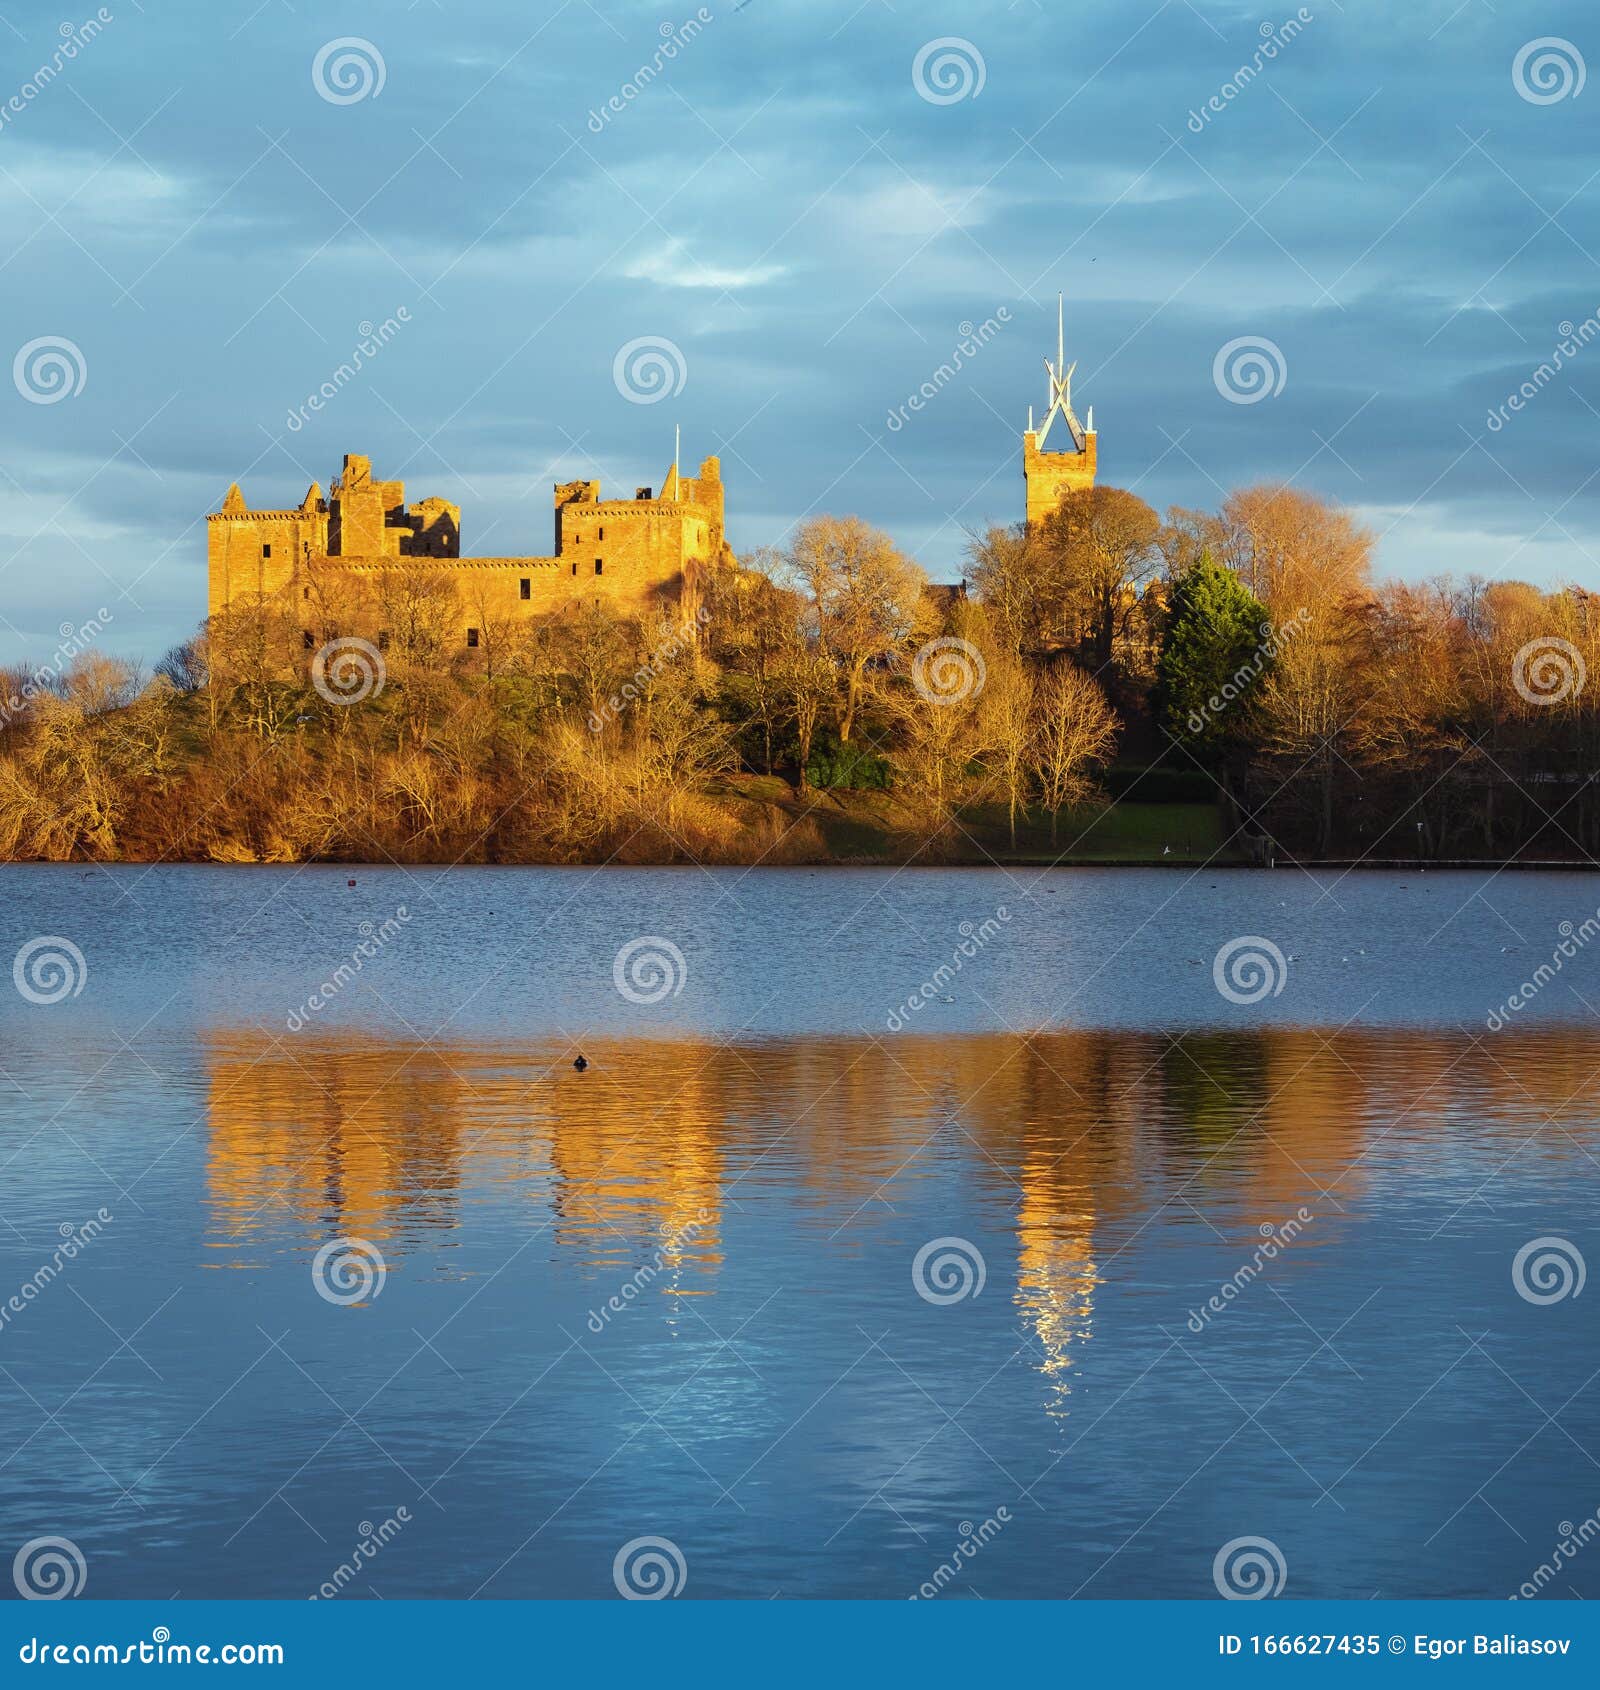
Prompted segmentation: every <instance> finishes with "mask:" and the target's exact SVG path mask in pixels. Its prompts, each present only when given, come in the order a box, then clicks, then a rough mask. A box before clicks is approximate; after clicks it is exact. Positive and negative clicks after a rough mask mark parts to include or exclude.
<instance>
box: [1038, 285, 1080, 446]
mask: <svg viewBox="0 0 1600 1690" xmlns="http://www.w3.org/2000/svg"><path fill="white" fill-rule="evenodd" d="M1044 367H1045V373H1046V374H1047V375H1048V376H1049V378H1050V409H1049V410H1048V411H1047V412H1046V413H1045V419H1044V427H1043V428H1041V429H1040V430H1039V438H1038V442H1037V444H1038V447H1039V449H1040V450H1041V451H1043V450H1044V443H1045V441H1046V440H1047V439H1048V438H1049V434H1050V425H1051V424H1052V423H1053V422H1054V421H1055V420H1056V417H1057V416H1060V417H1061V418H1062V419H1063V420H1064V421H1065V422H1066V425H1067V432H1068V433H1069V434H1070V435H1071V436H1072V447H1071V450H1073V451H1075V452H1082V451H1085V450H1087V441H1086V439H1085V437H1084V431H1083V424H1082V423H1080V422H1079V421H1078V418H1077V414H1076V413H1075V412H1074V411H1073V409H1072V372H1073V371H1074V370H1075V369H1077V367H1078V366H1077V364H1076V363H1075V362H1074V363H1071V364H1069V363H1068V362H1067V306H1066V296H1065V295H1064V294H1057V295H1056V361H1055V363H1053V364H1052V363H1051V362H1050V360H1049V359H1048V358H1046V359H1045V361H1044Z"/></svg>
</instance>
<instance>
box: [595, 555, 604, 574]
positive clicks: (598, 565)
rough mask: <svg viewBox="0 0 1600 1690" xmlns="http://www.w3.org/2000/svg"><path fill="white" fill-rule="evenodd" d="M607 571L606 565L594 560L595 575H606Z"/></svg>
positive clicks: (597, 559)
mask: <svg viewBox="0 0 1600 1690" xmlns="http://www.w3.org/2000/svg"><path fill="white" fill-rule="evenodd" d="M605 570H606V566H605V564H604V563H603V562H602V561H601V560H600V559H599V558H596V559H595V560H594V572H595V574H596V575H604V574H605Z"/></svg>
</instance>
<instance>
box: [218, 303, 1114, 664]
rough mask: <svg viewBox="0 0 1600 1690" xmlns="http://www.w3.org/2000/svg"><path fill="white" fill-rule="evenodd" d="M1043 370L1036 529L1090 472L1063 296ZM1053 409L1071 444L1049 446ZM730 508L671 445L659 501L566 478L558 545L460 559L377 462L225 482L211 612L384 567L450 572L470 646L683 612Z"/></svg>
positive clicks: (443, 521) (454, 533)
mask: <svg viewBox="0 0 1600 1690" xmlns="http://www.w3.org/2000/svg"><path fill="white" fill-rule="evenodd" d="M1044 367H1045V370H1046V371H1047V372H1048V374H1049V378H1050V387H1049V398H1050V406H1049V410H1048V411H1047V413H1046V415H1045V419H1044V426H1043V427H1042V428H1038V429H1035V427H1034V422H1033V410H1032V407H1031V406H1030V407H1029V410H1028V427H1027V430H1026V432H1025V433H1024V434H1023V436H1022V475H1023V483H1024V486H1025V489H1026V503H1025V511H1024V514H1025V517H1026V520H1027V522H1028V523H1029V524H1030V525H1032V524H1035V523H1038V522H1041V521H1043V519H1044V518H1045V517H1047V516H1048V515H1049V514H1050V513H1051V512H1052V511H1053V510H1054V509H1055V508H1056V506H1057V505H1058V504H1059V503H1060V502H1061V498H1062V495H1063V494H1065V493H1068V492H1071V491H1075V490H1076V489H1079V488H1083V487H1092V486H1093V485H1094V480H1095V468H1096V436H1095V430H1094V411H1093V409H1092V408H1091V409H1090V411H1089V423H1088V427H1087V428H1085V427H1084V426H1083V425H1082V424H1080V423H1079V421H1078V418H1077V415H1076V413H1075V412H1074V411H1073V409H1072V374H1073V371H1074V370H1076V369H1077V365H1076V364H1071V365H1069V364H1068V363H1067V361H1066V334H1065V308H1064V306H1063V305H1061V304H1060V303H1059V302H1058V309H1057V319H1056V360H1055V362H1054V363H1051V361H1050V360H1049V359H1048V358H1046V359H1045V361H1044ZM1058 417H1059V418H1060V420H1061V423H1062V425H1063V427H1064V428H1065V430H1066V433H1067V436H1068V439H1067V443H1066V444H1065V445H1064V446H1062V447H1060V448H1058V449H1057V450H1055V451H1048V450H1046V446H1047V442H1048V440H1049V436H1050V432H1051V429H1052V427H1053V426H1054V424H1055V422H1056V419H1057V418H1058ZM723 516H724V499H723V488H722V468H721V464H720V462H719V461H718V459H716V458H706V459H705V460H704V461H703V462H702V463H701V465H700V473H699V474H698V475H697V476H694V477H688V476H683V475H680V474H679V472H678V461H677V454H676V453H674V457H673V462H672V467H671V468H670V469H669V470H668V471H667V475H666V479H665V481H664V482H663V484H662V488H661V495H660V497H659V498H658V497H656V495H655V491H654V489H653V488H650V487H641V488H639V489H638V490H637V491H636V492H635V493H634V496H633V497H632V498H631V499H602V498H601V497H600V483H599V482H598V481H566V482H561V483H558V484H557V485H556V488H555V536H554V551H553V552H552V553H551V555H549V556H547V557H463V556H462V555H461V507H460V506H459V505H454V504H451V503H450V502H449V501H448V500H447V499H436V498H427V499H421V500H418V502H417V503H416V504H414V505H408V504H407V503H406V489H405V483H404V482H403V481H379V480H376V479H374V477H373V474H372V461H371V459H370V458H365V457H359V456H356V455H355V454H349V455H347V456H346V457H345V460H344V467H343V468H342V470H341V471H340V473H339V476H338V479H337V480H335V481H334V483H333V484H332V486H331V487H330V489H329V491H328V495H327V497H326V498H324V497H323V493H322V489H321V487H320V486H319V485H317V484H316V483H315V482H314V483H313V484H312V486H311V488H310V489H309V491H308V492H307V493H306V496H305V498H304V499H303V500H302V501H301V502H300V504H299V505H298V506H296V507H295V508H294V509H292V510H252V509H251V508H250V507H249V506H248V505H247V504H246V503H245V499H244V495H243V493H241V492H240V490H239V485H238V483H237V482H235V483H234V484H233V485H232V486H231V487H230V488H229V489H228V493H227V497H226V498H225V499H224V500H223V501H222V509H221V510H219V511H214V512H212V513H211V515H210V516H208V517H207V518H206V523H207V542H208V544H207V554H208V564H209V596H208V610H209V614H210V615H212V616H216V615H218V614H220V613H221V612H223V611H226V610H229V609H231V608H234V607H237V606H240V605H243V604H248V603H252V602H254V603H269V602H276V603H278V604H279V605H281V606H283V607H284V608H286V609H287V608H289V607H291V606H294V605H296V604H299V603H300V602H302V601H304V600H310V599H311V598H312V597H313V593H312V579H313V577H323V578H332V579H335V580H338V579H343V580H344V581H346V582H348V583H349V584H351V585H356V586H359V585H362V584H366V585H379V584H381V577H382V576H383V575H384V574H385V572H388V571H394V570H397V569H407V568H411V569H415V568H426V569H427V570H428V571H430V572H438V573H441V574H444V575H446V576H448V577H450V578H451V579H453V580H454V582H455V584H456V587H457V596H458V599H459V602H460V605H461V640H462V643H463V644H464V645H465V646H468V647H473V646H477V645H478V644H479V638H480V634H481V632H482V629H483V627H484V625H485V624H486V623H488V622H489V621H490V620H491V619H493V620H494V621H500V622H514V621H518V620H526V619H529V618H531V617H535V616H541V615H546V614H548V613H549V612H551V611H554V610H559V609H560V608H561V607H562V606H563V605H565V604H569V603H572V602H574V601H576V600H580V599H584V598H588V599H591V600H593V599H598V600H603V601H604V602H606V603H608V604H609V605H611V606H612V608H614V609H615V610H617V611H618V612H620V613H622V614H624V615H630V616H640V615H649V614H654V613H657V612H660V611H668V612H670V613H675V614H677V615H679V616H681V617H683V618H684V619H688V618H689V617H690V616H692V614H693V610H694V608H695V606H696V605H697V603H698V589H699V576H700V572H701V570H702V568H703V567H704V566H705V565H707V564H709V563H713V562H725V561H728V560H730V559H731V557H732V553H731V552H730V551H729V550H728V546H727V541H726V539H725V537H724V532H723ZM308 614H309V613H308ZM307 643H308V645H309V644H310V643H312V642H311V636H310V633H309V631H308V634H307Z"/></svg>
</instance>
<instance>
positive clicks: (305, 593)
mask: <svg viewBox="0 0 1600 1690" xmlns="http://www.w3.org/2000/svg"><path fill="white" fill-rule="evenodd" d="M300 597H301V598H303V599H308V598H310V597H311V589H310V588H309V587H302V588H301V589H300Z"/></svg>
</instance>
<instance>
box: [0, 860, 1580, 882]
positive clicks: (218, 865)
mask: <svg viewBox="0 0 1600 1690" xmlns="http://www.w3.org/2000/svg"><path fill="white" fill-rule="evenodd" d="M7 868H55V869H61V870H63V871H72V872H74V873H77V874H79V875H81V876H84V877H87V876H88V875H90V874H93V873H94V872H95V871H96V870H102V869H103V870H106V871H108V872H109V871H110V870H112V869H119V868H130V869H156V868H214V869H307V868H323V869H363V870H369V871H370V870H374V869H400V870H403V871H409V870H412V869H446V870H452V871H453V870H470V869H565V870H569V871H571V872H573V873H583V874H594V873H598V872H599V871H601V870H603V869H621V870H627V871H636V870H640V869H649V870H652V871H656V872H660V871H664V870H670V869H677V870H683V871H689V870H694V871H698V872H708V871H717V870H724V871H728V870H742V871H744V872H746V873H748V872H749V871H750V870H751V869H758V868H759V869H764V870H767V871H769V872H770V871H783V872H788V873H807V872H812V871H815V870H817V869H878V870H881V871H884V872H886V873H896V874H898V873H901V872H903V871H906V870H918V871H922V872H930V871H938V870H941V869H968V868H972V869H991V870H992V869H1013V868H1025V869H1164V870H1168V871H1172V872H1176V871H1178V870H1180V869H1186V870H1189V871H1191V872H1194V873H1199V872H1202V871H1204V872H1206V873H1224V872H1226V873H1229V874H1236V873H1248V874H1273V873H1282V872H1283V871H1285V870H1294V869H1299V870H1303V871H1305V872H1307V873H1322V872H1326V871H1333V870H1337V871H1340V872H1343V873H1350V872H1352V871H1355V870H1361V871H1366V872H1371V871H1375V870H1376V871H1381V872H1384V873H1387V874H1427V873H1430V872H1432V873H1435V874H1440V873H1445V874H1471V873H1477V872H1491V873H1495V874H1498V873H1500V872H1501V871H1502V870H1506V869H1514V870H1517V871H1521V872H1538V871H1545V872H1567V873H1570V872H1573V871H1578V870H1587V871H1596V870H1600V862H1596V861H1593V860H1591V859H1587V858H1583V857H1534V858H1496V857H1451V858H1441V859H1439V860H1437V861H1426V862H1423V861H1419V860H1417V859H1416V858H1414V857H1317V858H1310V857H1308V858H1290V857H1280V858H1277V859H1276V860H1275V861H1273V862H1271V863H1255V862H1247V861H1243V860H1241V859H1239V858H1237V857H1230V858H1227V859H1217V860H1211V859H1208V858H1205V857H1178V856H1172V857H1043V856H1037V857H1036V856H1009V855H1008V856H998V855H996V856H965V857H952V858H947V859H944V860H940V861H927V860H923V859H921V858H918V857H907V858H903V859H897V858H893V857H825V858H818V859H815V860H813V861H804V860H802V861H787V862H766V861H762V860H760V859H757V860H755V861H752V862H738V861H733V862H684V861H678V862H657V863H650V862H617V861H615V860H612V859H607V860H605V861H602V862H543V861H527V862H462V861H459V860H455V859H450V860H443V859H441V860H438V861H435V860H433V859H430V858H412V859H409V860H407V861H405V862H400V861H384V862H375V861H373V860H372V859H370V858H366V857H310V858H302V859H297V860H294V861H285V862H239V861H236V860H229V861H223V860H220V859H218V858H214V857H170V858H169V857H153V858H147V857H116V858H110V859H98V858H87V857H75V858H66V859H61V858H53V857H11V858H0V869H7Z"/></svg>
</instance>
